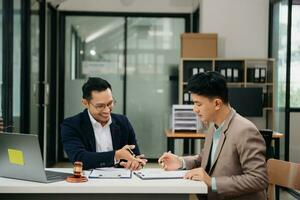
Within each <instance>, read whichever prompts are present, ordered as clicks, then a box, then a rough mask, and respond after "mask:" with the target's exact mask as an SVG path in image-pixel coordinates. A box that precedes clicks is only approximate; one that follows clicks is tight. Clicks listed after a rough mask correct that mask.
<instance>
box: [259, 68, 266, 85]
mask: <svg viewBox="0 0 300 200" xmlns="http://www.w3.org/2000/svg"><path fill="white" fill-rule="evenodd" d="M260 82H261V83H265V82H266V69H265V68H260Z"/></svg>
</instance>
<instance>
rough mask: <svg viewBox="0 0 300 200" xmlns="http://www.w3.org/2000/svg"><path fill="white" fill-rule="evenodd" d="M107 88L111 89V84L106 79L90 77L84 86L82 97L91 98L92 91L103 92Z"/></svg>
mask: <svg viewBox="0 0 300 200" xmlns="http://www.w3.org/2000/svg"><path fill="white" fill-rule="evenodd" d="M107 88H109V89H110V90H112V89H111V85H110V84H109V83H108V82H107V81H106V80H104V79H102V78H99V77H90V78H89V79H88V80H87V82H85V83H84V84H83V86H82V98H84V99H87V100H91V99H92V91H98V92H102V91H104V90H106V89H107Z"/></svg>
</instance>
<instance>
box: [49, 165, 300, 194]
mask: <svg viewBox="0 0 300 200" xmlns="http://www.w3.org/2000/svg"><path fill="white" fill-rule="evenodd" d="M146 166H147V168H156V167H159V166H158V164H157V163H147V165H146ZM53 167H56V168H69V167H73V165H72V164H71V163H70V162H60V163H57V164H55V165H54V166H53ZM280 199H281V200H296V198H295V197H293V196H292V195H290V194H289V193H288V192H286V191H283V190H280ZM190 200H198V198H197V196H196V195H193V194H191V195H190Z"/></svg>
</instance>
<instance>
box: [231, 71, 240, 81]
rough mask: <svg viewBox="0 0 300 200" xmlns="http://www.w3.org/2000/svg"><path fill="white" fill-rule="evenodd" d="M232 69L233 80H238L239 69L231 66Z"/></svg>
mask: <svg viewBox="0 0 300 200" xmlns="http://www.w3.org/2000/svg"><path fill="white" fill-rule="evenodd" d="M232 71H233V82H239V69H237V68H232Z"/></svg>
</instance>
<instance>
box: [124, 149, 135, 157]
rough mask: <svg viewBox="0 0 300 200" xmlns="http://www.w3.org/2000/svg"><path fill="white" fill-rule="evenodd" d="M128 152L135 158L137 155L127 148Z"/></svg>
mask: <svg viewBox="0 0 300 200" xmlns="http://www.w3.org/2000/svg"><path fill="white" fill-rule="evenodd" d="M126 150H127V151H128V152H129V153H130V154H131V155H132V156H133V157H136V156H135V154H134V153H133V151H132V150H131V149H130V148H126Z"/></svg>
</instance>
